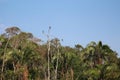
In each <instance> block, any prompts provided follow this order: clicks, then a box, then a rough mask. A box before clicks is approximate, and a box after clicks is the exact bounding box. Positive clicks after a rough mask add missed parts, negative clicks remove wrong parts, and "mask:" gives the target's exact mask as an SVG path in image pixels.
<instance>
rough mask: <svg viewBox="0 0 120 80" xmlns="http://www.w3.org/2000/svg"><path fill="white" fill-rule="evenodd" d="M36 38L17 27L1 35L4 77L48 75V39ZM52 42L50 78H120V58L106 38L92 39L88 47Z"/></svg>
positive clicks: (36, 79)
mask: <svg viewBox="0 0 120 80" xmlns="http://www.w3.org/2000/svg"><path fill="white" fill-rule="evenodd" d="M35 39H36V38H34V36H33V35H32V34H31V33H26V32H22V31H20V29H19V28H17V27H11V28H8V29H6V33H4V34H1V35H0V73H1V74H0V78H1V80H47V79H48V78H47V77H48V65H47V64H48V62H47V60H48V57H47V51H48V46H47V45H48V42H46V43H45V44H39V43H38V42H37V41H36V40H35ZM38 40H41V39H38ZM50 43H51V44H50V55H49V58H50V63H49V64H50V73H51V74H50V80H55V79H56V80H119V79H120V58H118V56H117V53H116V52H115V51H113V50H112V49H111V48H110V47H109V46H108V45H104V44H103V43H102V41H99V42H98V43H96V42H94V41H92V42H90V43H89V44H88V45H87V46H86V47H85V48H83V47H82V46H81V45H80V44H77V45H75V48H72V47H70V46H62V45H61V44H60V40H59V39H58V38H55V39H52V40H51V41H50ZM6 44H7V45H6ZM3 62H4V65H3ZM2 68H3V71H2ZM56 72H57V74H56ZM55 76H57V77H56V78H55Z"/></svg>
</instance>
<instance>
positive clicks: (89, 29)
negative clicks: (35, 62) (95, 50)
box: [0, 0, 120, 55]
mask: <svg viewBox="0 0 120 80" xmlns="http://www.w3.org/2000/svg"><path fill="white" fill-rule="evenodd" d="M11 26H18V27H19V28H21V30H23V31H26V32H31V33H33V34H34V35H35V36H36V37H39V38H42V39H43V40H46V37H45V36H44V35H43V34H42V30H44V31H46V32H47V30H48V27H49V26H51V27H52V30H51V34H52V35H53V36H55V37H58V38H60V39H63V42H62V44H63V45H68V46H74V45H75V44H78V43H79V44H81V45H83V46H84V47H85V46H86V45H87V44H88V43H89V42H91V41H96V42H98V41H100V40H101V41H103V43H104V44H108V45H109V46H110V47H111V48H112V49H113V50H115V51H117V52H118V53H119V55H120V43H119V42H120V0H0V31H2V30H3V28H4V27H11Z"/></svg>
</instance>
